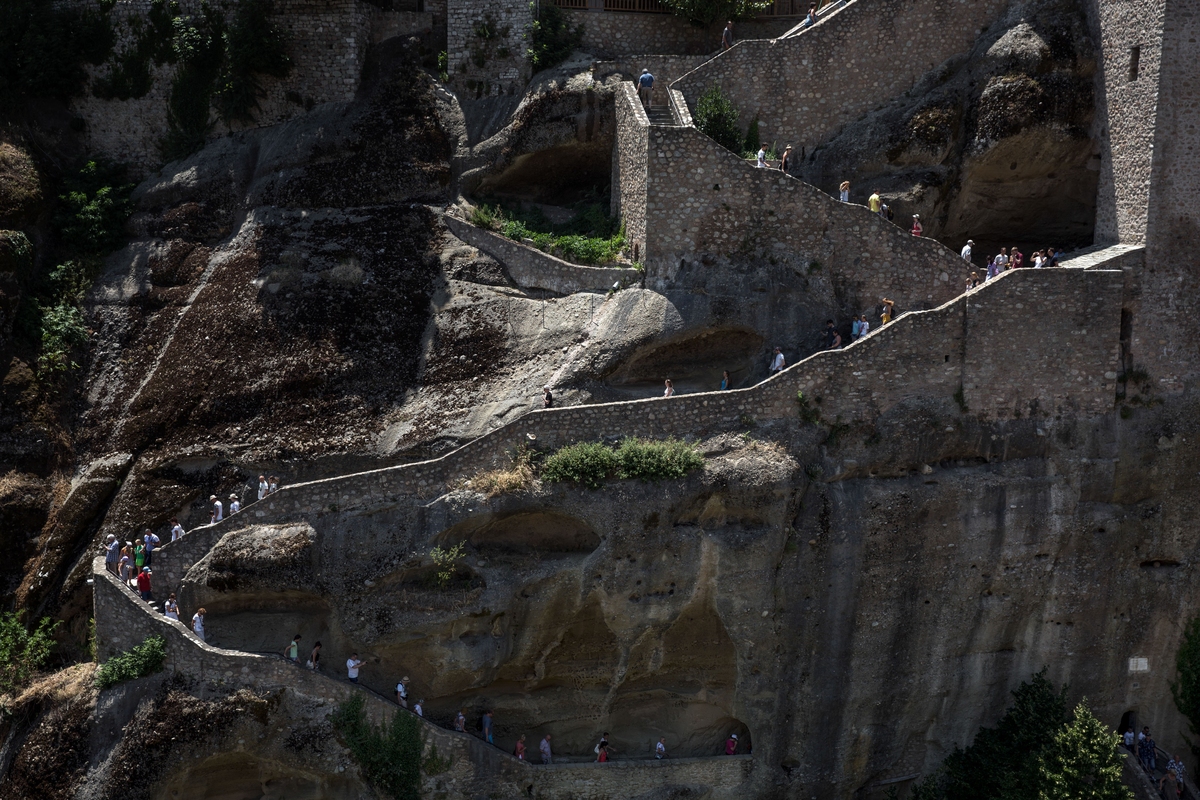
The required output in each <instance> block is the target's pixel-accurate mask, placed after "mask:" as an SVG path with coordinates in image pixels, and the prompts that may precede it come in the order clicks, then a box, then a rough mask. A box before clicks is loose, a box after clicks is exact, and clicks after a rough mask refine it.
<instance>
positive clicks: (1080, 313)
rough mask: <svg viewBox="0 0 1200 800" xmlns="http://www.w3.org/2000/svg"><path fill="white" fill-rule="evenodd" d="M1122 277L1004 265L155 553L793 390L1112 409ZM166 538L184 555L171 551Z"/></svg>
mask: <svg viewBox="0 0 1200 800" xmlns="http://www.w3.org/2000/svg"><path fill="white" fill-rule="evenodd" d="M1124 281H1125V277H1124V274H1123V273H1122V272H1119V271H1115V270H1099V269H1087V270H1085V269H1022V270H1016V271H1012V272H1008V273H1005V274H1003V275H1001V276H1000V277H999V278H997V279H994V280H992V281H989V282H988V283H987V284H985V285H984V286H983V287H980V288H979V289H976V290H974V291H972V292H969V293H967V294H964V295H961V296H959V297H957V298H956V299H954V300H952V301H951V302H948V303H946V304H944V305H942V306H940V307H938V308H936V309H930V310H928V311H918V312H912V313H909V314H905V315H903V316H901V317H900V318H899V319H897V320H895V321H893V322H892V323H891V324H890V325H887V326H885V327H883V328H880V329H877V330H875V331H873V332H872V333H871V335H869V336H867V337H866V338H865V339H861V340H859V341H858V342H856V343H855V344H853V345H851V346H849V347H846V348H843V349H841V350H835V351H822V352H818V353H816V354H814V355H812V356H810V357H809V358H807V359H805V360H804V361H802V362H800V363H798V364H796V365H794V366H792V367H791V368H789V369H788V370H786V371H784V372H783V373H782V374H781V375H779V376H776V377H774V378H771V379H769V380H767V381H764V382H763V383H760V384H758V385H757V386H754V387H752V388H749V389H739V390H734V391H726V392H705V393H697V394H688V395H681V396H676V397H673V398H670V399H663V398H655V399H649V400H636V401H631V402H624V403H605V404H597V405H584V406H571V407H567V408H556V409H549V410H537V411H532V412H530V413H528V414H526V415H525V416H523V417H521V418H519V419H517V420H515V421H514V422H512V423H509V424H508V425H505V426H504V427H502V428H499V429H497V430H495V431H493V432H491V433H489V434H487V435H485V436H482V437H480V438H479V439H476V440H475V441H473V442H470V443H469V444H466V445H464V446H463V447H460V448H459V449H457V450H455V451H453V452H452V453H449V454H447V455H446V456H443V457H442V458H438V459H434V460H431V461H425V462H421V463H418V464H410V465H405V466H400V467H391V468H387V469H380V470H373V471H370V472H362V473H357V474H353V475H344V476H340V477H337V478H330V479H327V480H321V481H313V482H310V483H302V484H294V485H291V486H285V487H283V488H282V489H281V490H280V491H279V492H277V493H276V494H274V495H271V496H270V497H268V498H267V499H265V500H262V501H259V502H257V503H254V504H252V505H249V506H247V507H246V508H245V509H244V510H243V511H242V512H241V514H239V515H237V516H235V517H233V518H230V519H226V520H225V521H224V522H221V523H218V524H217V525H215V526H204V527H201V528H197V529H196V530H195V531H192V532H190V533H188V534H187V536H185V537H184V540H183V541H181V542H176V543H172V544H168V545H165V546H164V547H163V548H162V549H161V551H160V553H161V555H159V554H156V556H155V557H156V559H159V558H161V559H162V560H163V563H167V560H168V559H176V560H175V561H174V562H172V563H174V564H176V565H177V566H176V567H175V568H173V569H172V570H171V573H170V574H175V575H178V574H180V572H181V571H186V566H190V564H187V565H186V566H185V562H186V561H187V559H188V558H192V557H195V559H196V560H198V559H199V557H200V555H202V554H203V553H206V552H207V551H208V549H209V548H211V546H212V544H213V543H215V542H216V540H217V538H218V537H219V536H221V535H222V534H223V533H224V532H227V531H231V530H235V529H236V528H238V527H241V526H244V525H249V524H270V523H277V522H285V521H296V520H298V519H301V518H305V517H310V516H315V515H320V514H323V513H332V512H333V510H334V508H335V507H336V509H338V510H339V511H346V510H351V509H356V508H364V507H369V506H372V505H378V504H384V503H391V502H396V501H397V500H399V499H401V498H404V499H405V501H406V502H428V501H429V500H433V499H435V498H437V497H439V496H441V495H442V494H443V493H444V492H445V491H447V490H448V488H449V487H450V486H452V485H454V484H455V483H456V482H458V481H461V480H463V479H465V478H468V477H470V476H472V475H474V474H476V473H478V472H480V471H483V470H486V469H491V468H494V467H496V466H498V465H500V464H502V463H504V462H505V459H506V457H507V455H508V454H509V453H510V452H512V450H513V449H515V448H516V447H517V446H518V445H520V444H528V443H530V442H534V443H536V445H537V446H538V447H540V448H543V449H552V448H555V447H558V446H561V445H565V444H569V443H572V442H577V441H595V440H602V439H611V440H617V439H619V438H621V437H624V436H642V437H648V438H656V439H657V438H663V437H667V436H679V437H703V436H708V435H710V434H714V433H719V432H722V431H726V430H735V429H738V427H739V425H740V424H741V419H742V417H744V416H747V415H748V416H752V417H754V418H755V419H757V420H759V421H760V422H769V421H772V420H790V421H793V422H794V424H801V422H800V409H799V405H798V403H797V398H796V392H797V391H803V392H804V393H805V395H806V396H807V397H809V398H811V399H812V400H811V402H813V403H815V402H816V398H817V397H820V398H822V404H821V405H820V406H819V407H818V408H819V410H820V412H821V414H822V415H823V417H824V418H825V419H826V420H827V421H829V420H833V419H836V418H838V417H840V420H841V422H843V423H855V422H862V423H871V422H873V421H874V420H876V419H877V418H878V417H879V416H880V415H881V414H885V413H887V411H888V410H890V409H891V408H893V407H895V406H896V405H898V404H901V403H905V402H910V401H918V400H920V401H931V402H936V401H939V400H940V401H942V402H946V403H952V402H954V401H955V394H957V393H958V391H959V390H960V388H961V389H962V392H963V399H965V402H966V404H967V407H968V413H970V414H971V415H973V416H979V417H981V418H985V419H986V418H996V419H1010V418H1013V417H1014V416H1016V415H1018V414H1019V415H1020V416H1021V417H1029V416H1031V415H1035V416H1036V415H1044V416H1052V415H1057V414H1078V415H1083V416H1088V415H1100V414H1105V413H1110V412H1111V411H1112V408H1113V403H1114V397H1115V392H1116V377H1117V374H1116V372H1115V370H1116V368H1117V367H1116V362H1117V346H1118V337H1119V331H1120V324H1121V297H1122V293H1123V291H1124ZM1032 403H1036V406H1034V405H1031V404H1032ZM191 537H197V538H196V539H195V540H192V539H191ZM193 541H194V542H195V543H196V544H193ZM176 548H178V549H179V550H180V551H184V550H185V549H186V550H187V551H188V553H189V555H188V556H187V557H186V558H181V557H178V556H176V555H175V554H173V549H176ZM196 554H199V555H196Z"/></svg>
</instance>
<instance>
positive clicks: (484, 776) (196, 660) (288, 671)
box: [92, 558, 756, 800]
mask: <svg viewBox="0 0 1200 800" xmlns="http://www.w3.org/2000/svg"><path fill="white" fill-rule="evenodd" d="M92 580H93V595H92V596H93V603H94V610H95V619H96V655H97V659H98V660H100V661H104V660H106V659H108V658H111V657H112V656H114V655H116V654H117V653H120V652H121V651H123V650H128V649H129V648H131V647H134V646H135V645H138V644H141V643H142V642H144V641H145V640H146V639H147V638H149V637H151V636H161V637H162V638H163V640H164V641H165V642H166V652H167V658H166V663H165V669H166V670H167V671H168V672H172V673H175V674H179V675H184V676H189V677H193V678H196V679H198V680H201V681H211V682H214V683H218V684H221V685H222V686H224V687H225V688H227V689H229V690H234V689H237V688H241V687H249V688H253V689H259V690H264V689H266V690H283V691H288V692H294V693H295V694H297V695H299V696H301V697H303V698H305V700H306V701H308V703H309V704H311V705H314V706H318V707H324V708H327V709H328V711H329V712H331V713H332V711H333V710H334V709H335V708H336V707H337V706H338V705H339V704H341V703H344V702H345V701H346V700H348V699H350V698H351V697H353V696H355V695H358V696H361V697H363V698H364V700H365V701H366V706H365V710H366V712H367V716H368V718H369V719H370V720H371V721H372V722H374V723H376V724H379V723H382V722H384V721H385V720H387V719H389V718H390V717H391V716H392V715H394V714H398V713H409V712H406V711H402V710H401V709H399V708H398V707H397V706H396V705H395V704H394V703H392V702H391V701H389V700H386V699H384V698H382V697H380V696H379V695H377V694H375V693H373V692H370V691H368V690H366V689H365V688H363V687H361V686H355V685H353V684H351V683H349V682H347V681H342V680H338V679H335V678H333V677H330V676H328V675H323V674H320V673H316V672H312V671H311V670H307V669H304V668H303V667H299V666H297V665H294V664H291V663H288V662H287V661H285V660H283V659H281V658H272V657H269V656H263V655H257V654H253V653H244V652H240V651H237V650H224V649H220V648H216V647H212V646H211V645H208V644H205V643H202V642H201V641H200V640H199V639H198V638H196V636H195V635H194V634H192V633H191V631H190V630H189V629H188V627H186V626H185V625H184V623H182V622H176V621H174V620H169V619H167V618H166V617H165V616H163V615H162V614H161V613H159V612H157V611H155V610H154V609H153V608H151V607H150V606H149V605H148V604H146V603H144V602H142V601H141V599H140V598H138V597H137V596H136V595H135V594H134V593H133V592H132V591H130V590H129V589H128V588H126V587H125V586H123V585H121V583H120V581H118V580H117V579H116V578H114V577H113V576H112V575H110V574H109V573H108V572H107V571H106V570H105V569H104V559H103V558H96V559H94V560H93V562H92ZM334 667H335V668H340V665H334ZM421 733H422V736H423V738H424V741H425V745H426V747H430V746H436V747H437V751H438V755H439V757H441V758H447V757H448V758H449V759H450V761H451V766H450V772H449V773H448V774H444V775H443V776H441V777H442V778H443V782H449V779H452V780H453V781H454V784H455V786H456V787H458V788H460V790H462V794H463V796H486V797H498V798H506V799H507V798H518V797H529V796H534V797H539V798H544V799H545V800H627V798H629V797H631V796H635V795H637V794H641V793H644V792H649V791H653V790H655V789H659V788H661V787H663V786H678V785H686V786H691V787H702V788H703V789H706V790H709V791H711V794H705V796H707V797H711V798H713V800H734V798H740V797H745V796H751V795H752V794H753V791H752V789H751V783H752V781H753V780H754V777H755V772H756V769H755V767H756V764H755V762H754V760H753V757H751V756H749V755H745V756H733V757H730V758H684V759H668V760H666V761H655V760H645V761H638V760H624V761H615V762H612V763H610V764H604V765H601V764H592V763H574V764H555V765H551V766H549V767H545V766H542V765H540V764H538V765H534V764H531V763H529V762H525V761H521V760H518V759H516V758H514V757H513V756H511V755H509V754H508V753H505V752H504V751H502V750H500V749H499V748H497V747H494V746H491V745H489V744H487V743H485V742H484V741H482V740H481V739H479V738H476V737H474V736H471V735H469V734H465V733H457V732H455V731H449V730H446V729H444V728H440V727H438V726H436V725H434V724H433V723H431V722H429V721H428V720H424V719H423V720H422V725H421ZM529 749H530V753H531V754H532V755H533V757H535V758H536V757H537V743H536V742H533V743H531V744H530V748H529ZM531 789H532V795H530V790H531ZM748 792H750V794H747V793H748Z"/></svg>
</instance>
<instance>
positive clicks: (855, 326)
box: [850, 317, 862, 341]
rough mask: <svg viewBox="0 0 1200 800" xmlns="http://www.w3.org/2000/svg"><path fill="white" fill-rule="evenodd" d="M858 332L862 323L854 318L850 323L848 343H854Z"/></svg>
mask: <svg viewBox="0 0 1200 800" xmlns="http://www.w3.org/2000/svg"><path fill="white" fill-rule="evenodd" d="M860 330H862V323H861V322H859V320H858V317H855V318H854V322H851V323H850V341H854V340H856V339H857V338H858V334H859V331H860Z"/></svg>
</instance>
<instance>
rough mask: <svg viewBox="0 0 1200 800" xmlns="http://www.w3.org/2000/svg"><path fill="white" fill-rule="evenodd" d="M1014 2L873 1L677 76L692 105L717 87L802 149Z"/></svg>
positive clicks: (740, 46)
mask: <svg viewBox="0 0 1200 800" xmlns="http://www.w3.org/2000/svg"><path fill="white" fill-rule="evenodd" d="M1007 6H1008V0H929V1H928V2H913V0H870V2H854V3H850V4H848V5H847V6H846V7H845V8H842V9H840V10H837V11H836V12H826V15H825V16H824V17H822V19H821V20H820V21H819V22H818V23H817V24H816V25H814V26H813V27H811V28H808V29H805V30H803V31H801V32H799V33H797V34H793V35H790V36H788V37H785V38H782V39H778V40H769V39H761V40H753V41H750V40H745V39H743V40H742V41H740V42H738V43H737V44H735V45H734V46H733V47H732V48H730V49H729V50H728V51H726V52H724V53H722V54H720V55H719V56H717V57H716V58H714V59H712V60H711V61H708V62H706V63H704V64H702V65H701V66H700V67H697V68H696V69H695V70H694V71H693V72H690V73H688V74H687V75H684V76H683V77H682V78H680V79H679V80H678V81H677V82H676V84H675V85H676V88H679V89H681V90H682V91H683V93H684V95H685V96H686V97H687V101H688V104H689V105H690V106H691V107H692V110H693V111H694V110H695V107H696V105H695V104H696V100H697V99H698V98H699V97H700V95H701V94H703V93H704V92H705V91H706V90H707V89H708V88H709V87H710V86H713V85H718V86H720V87H721V89H722V90H723V91H724V93H725V96H726V97H728V98H729V99H730V100H731V101H732V102H733V104H734V105H735V106H736V107H737V109H738V111H739V112H740V115H741V122H742V124H743V125H748V124H749V122H750V120H751V119H754V118H755V117H757V118H758V120H759V131H760V134H761V136H762V139H763V141H765V142H770V141H772V140H778V141H779V142H780V144H783V143H784V142H791V143H793V144H794V145H795V148H796V151H797V152H799V151H800V148H801V147H807V148H808V149H811V148H812V147H813V146H814V145H817V144H820V143H822V142H825V141H827V140H828V139H829V137H830V136H831V135H832V134H833V133H834V132H835V131H837V130H838V129H840V128H841V127H842V126H843V125H845V124H847V123H849V122H852V121H853V120H855V119H858V118H859V117H860V116H862V115H863V114H864V113H866V112H867V111H869V110H871V109H873V108H876V107H877V106H879V105H880V104H881V103H883V102H885V101H886V100H889V99H891V98H893V97H895V96H896V95H899V94H902V93H903V92H905V91H907V90H908V89H911V88H912V86H913V84H914V83H916V81H917V79H918V78H919V77H921V76H922V75H924V74H925V73H927V72H929V71H930V70H932V69H935V68H936V67H938V66H939V65H940V64H942V63H943V62H945V61H946V60H947V59H949V58H950V57H951V56H954V55H957V54H959V53H965V52H966V51H967V50H969V49H970V48H971V45H973V44H974V43H975V40H976V39H977V38H978V36H979V34H980V32H981V29H983V28H985V27H986V26H988V25H990V24H991V23H992V22H993V21H995V20H996V19H998V18H999V16H1000V14H1001V12H1002V11H1003V10H1004V9H1005V8H1006V7H1007Z"/></svg>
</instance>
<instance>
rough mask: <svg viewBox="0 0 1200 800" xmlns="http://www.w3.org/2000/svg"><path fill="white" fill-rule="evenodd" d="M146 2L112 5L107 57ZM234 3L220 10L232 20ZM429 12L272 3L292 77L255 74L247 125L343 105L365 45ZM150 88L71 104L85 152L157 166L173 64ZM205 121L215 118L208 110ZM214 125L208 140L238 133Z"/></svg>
mask: <svg viewBox="0 0 1200 800" xmlns="http://www.w3.org/2000/svg"><path fill="white" fill-rule="evenodd" d="M77 4H78V5H79V6H81V7H89V8H92V9H94V10H98V9H99V4H98V2H97V0H78V2H77ZM150 5H151V3H150V0H116V4H115V5H114V6H113V8H112V11H111V17H110V19H111V20H112V24H113V30H114V33H115V36H116V38H115V43H114V52H116V53H121V52H123V51H125V50H126V49H128V48H129V47H131V46H132V45H133V43H134V41H135V39H136V36H135V33H134V27H135V26H137V25H139V24H140V23H139V21H144V20H145V19H146V18H147V14H148V13H149V10H150ZM200 5H201V3H200V0H181V1H180V3H179V8H180V10H181V12H182V13H183V14H185V15H195V14H199V13H200ZM235 11H236V4H231V5H229V6H227V7H226V15H227V18H232V16H233V14H234V13H235ZM429 17H430V15H429V14H418V13H415V12H384V11H380V10H379V9H377V8H374V7H372V6H370V5H368V4H366V3H364V2H361V0H276V2H275V14H274V20H275V22H276V23H277V24H278V25H279V26H280V28H281V29H282V30H284V31H285V32H286V34H287V37H288V40H289V46H288V54H289V55H290V56H291V59H292V65H293V68H292V72H291V74H290V75H289V76H288V77H286V78H283V79H276V78H272V77H269V76H260V82H261V83H262V86H263V90H264V93H265V96H264V97H262V98H261V99H260V100H259V110H258V112H257V113H256V118H255V122H254V123H253V125H251V126H249V127H259V126H267V125H274V124H276V123H279V122H283V121H285V120H287V119H291V118H293V117H296V116H298V115H300V114H303V113H304V112H305V110H306V107H309V106H311V105H313V104H320V103H329V102H341V101H346V100H350V99H352V98H353V97H354V95H355V93H356V92H357V91H358V86H359V81H360V76H361V72H362V67H363V61H364V59H365V57H366V51H367V47H368V46H369V44H370V43H371V42H372V40H374V41H379V40H381V39H382V38H385V37H387V36H393V35H399V34H401V33H405V32H409V30H408V29H411V30H412V31H413V32H415V31H417V30H420V29H423V28H426V27H428V25H429ZM110 71H111V66H110V65H109V64H103V65H100V66H97V67H89V73H90V76H91V78H92V80H93V82H94V81H96V80H99V79H103V78H106V77H107V76H108V75H109V74H110ZM152 74H153V79H154V80H153V84H152V86H151V88H150V91H149V92H148V93H147V94H146V95H145V96H143V97H140V98H135V99H130V100H103V99H100V98H98V97H95V96H93V95H90V94H89V95H86V96H83V97H80V98H77V99H75V100H73V101H72V104H71V108H72V111H73V112H74V113H76V114H78V115H79V116H80V117H82V118H83V119H84V121H85V123H86V129H85V130H86V135H87V140H88V147H89V148H90V149H92V150H94V151H96V152H98V153H100V154H103V155H104V156H106V157H108V158H111V159H113V160H116V161H121V162H125V163H128V164H130V165H131V167H132V168H133V170H134V172H135V174H136V176H138V177H141V176H142V175H144V174H146V173H147V172H149V171H150V170H151V169H153V168H154V167H155V166H157V165H159V164H161V163H162V158H161V155H160V151H159V143H160V140H161V139H162V136H163V133H164V131H166V129H167V101H168V99H169V98H170V94H171V81H172V79H173V78H174V75H175V67H174V66H173V65H169V64H164V65H160V66H155V67H153V73H152ZM213 118H214V119H216V114H215V112H214V113H213ZM245 127H247V126H245V125H242V124H240V123H235V124H234V125H233V126H232V127H230V126H226V125H224V124H223V123H220V122H219V121H218V122H217V124H216V125H214V127H213V130H212V134H211V135H212V136H220V135H222V134H225V133H228V132H229V131H230V130H241V129H244V128H245Z"/></svg>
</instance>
